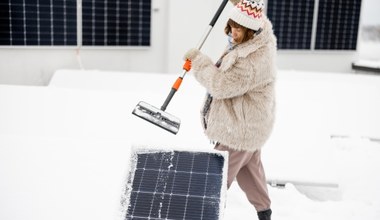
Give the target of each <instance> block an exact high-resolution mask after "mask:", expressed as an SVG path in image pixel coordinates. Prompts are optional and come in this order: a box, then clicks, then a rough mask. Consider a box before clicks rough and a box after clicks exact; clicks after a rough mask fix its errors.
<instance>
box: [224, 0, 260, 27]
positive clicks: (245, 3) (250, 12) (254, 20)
mask: <svg viewBox="0 0 380 220" xmlns="http://www.w3.org/2000/svg"><path fill="white" fill-rule="evenodd" d="M263 10H264V2H263V0H241V1H240V2H239V3H237V4H236V5H235V7H233V8H232V9H231V12H230V15H229V17H230V19H232V20H233V21H235V22H236V23H238V24H240V25H242V26H244V27H246V28H248V29H251V30H254V31H257V30H259V29H260V28H261V26H262V16H263V14H262V13H263Z"/></svg>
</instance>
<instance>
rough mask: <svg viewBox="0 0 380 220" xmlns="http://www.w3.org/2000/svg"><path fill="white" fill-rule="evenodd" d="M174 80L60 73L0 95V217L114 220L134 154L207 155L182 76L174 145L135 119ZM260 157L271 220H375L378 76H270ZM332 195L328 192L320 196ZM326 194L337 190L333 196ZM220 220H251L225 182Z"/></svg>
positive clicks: (188, 82)
mask: <svg viewBox="0 0 380 220" xmlns="http://www.w3.org/2000/svg"><path fill="white" fill-rule="evenodd" d="M176 78H177V76H175V75H171V74H156V73H123V72H106V71H96V70H94V71H91V70H87V71H80V70H60V71H58V72H57V73H56V74H55V75H54V77H53V79H52V80H51V83H50V85H49V86H47V87H33V86H11V85H0V106H1V107H0V180H1V181H0V207H1V208H0V219H11V220H18V219H20V220H21V219H31V220H44V219H46V220H47V219H49V220H50V219H58V220H59V219H65V220H66V219H94V220H96V219H102V220H103V219H120V213H121V210H120V209H121V205H120V200H121V198H122V192H123V190H124V187H125V185H124V184H125V181H126V178H127V173H128V171H129V167H130V162H131V161H130V158H131V149H132V148H134V147H149V148H157V149H162V148H169V149H179V150H180V149H183V150H188V149H191V150H195V151H197V150H200V151H207V150H211V149H212V145H211V144H210V143H209V141H208V140H207V138H206V137H205V136H204V135H203V133H202V129H201V125H200V121H199V110H200V106H201V103H202V101H203V97H204V90H203V88H202V87H201V86H200V85H199V84H198V83H197V82H196V81H195V79H194V78H193V77H192V75H191V73H190V74H189V75H187V76H186V77H185V79H184V82H183V83H182V88H180V90H179V91H178V92H177V94H176V95H175V96H174V98H173V100H172V101H171V103H170V104H169V106H168V109H167V110H166V112H168V113H170V114H172V115H175V116H176V117H178V118H180V119H181V127H180V130H179V132H178V134H177V135H173V134H171V133H169V132H167V131H165V130H163V129H161V128H159V127H157V126H154V125H152V124H150V123H148V122H146V121H144V120H142V119H140V118H138V117H136V116H134V115H132V114H131V113H132V110H133V109H134V108H135V106H136V104H137V103H138V102H139V101H145V102H147V103H149V104H151V105H153V106H155V107H158V108H159V107H160V105H161V104H162V103H163V101H164V99H165V98H166V95H167V94H168V93H169V91H170V88H171V85H172V83H173V82H174V81H175V79H176ZM277 100H278V105H277V121H276V124H275V128H274V131H273V134H272V136H271V138H270V140H269V141H268V142H267V144H266V146H265V148H264V149H263V153H262V156H263V162H264V166H265V169H266V174H267V178H268V180H269V181H270V182H272V183H276V182H277V183H278V182H281V183H287V184H286V185H285V187H284V188H276V187H271V186H269V193H270V197H271V199H272V209H273V219H282V220H287V219H289V220H290V219H291V220H295V219H296V220H297V219H308V220H314V219H315V220H317V219H318V220H319V219H326V220H329V219H331V220H332V219H334V220H336V219H342V220H343V219H344V220H353V219H374V220H375V219H380V208H379V207H380V189H379V187H378V186H379V185H380V177H379V175H377V170H378V169H379V167H380V162H379V160H378V157H379V156H380V141H379V140H380V114H379V112H380V77H378V76H375V75H359V74H336V73H312V72H297V71H279V75H278V83H277ZM326 186H331V187H326ZM335 186H336V187H335ZM224 215H225V218H224V219H226V220H229V219H256V217H255V216H256V212H255V210H254V209H253V207H252V206H251V205H250V204H249V203H248V201H247V200H246V198H245V195H244V193H242V192H241V190H240V189H239V187H238V185H237V184H236V183H234V184H233V185H232V187H231V188H230V190H229V191H228V192H227V205H226V209H225V213H224Z"/></svg>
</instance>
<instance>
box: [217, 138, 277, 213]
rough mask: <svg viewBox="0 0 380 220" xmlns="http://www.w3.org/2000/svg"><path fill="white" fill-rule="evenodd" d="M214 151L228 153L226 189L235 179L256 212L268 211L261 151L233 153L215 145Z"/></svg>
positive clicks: (222, 146)
mask: <svg viewBox="0 0 380 220" xmlns="http://www.w3.org/2000/svg"><path fill="white" fill-rule="evenodd" d="M215 149H216V150H220V151H228V153H229V162H228V182H227V187H228V188H230V186H231V184H232V182H233V181H234V179H235V178H236V181H237V182H238V184H239V186H240V188H241V189H242V190H243V191H244V192H245V194H246V196H247V198H248V200H249V202H250V203H251V204H252V205H253V206H254V207H255V209H256V211H257V212H260V211H264V210H268V209H270V205H271V201H270V199H269V195H268V188H267V183H266V178H265V172H264V168H263V165H262V163H261V151H260V150H257V151H255V152H247V151H235V150H232V149H229V148H227V147H226V146H224V145H221V144H217V145H216V146H215Z"/></svg>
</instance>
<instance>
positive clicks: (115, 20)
mask: <svg viewBox="0 0 380 220" xmlns="http://www.w3.org/2000/svg"><path fill="white" fill-rule="evenodd" d="M82 5H83V6H82V17H83V23H82V31H83V34H82V41H83V42H82V44H83V45H85V46H149V45H150V20H151V0H139V1H133V0H106V1H105V0H83V1H82Z"/></svg>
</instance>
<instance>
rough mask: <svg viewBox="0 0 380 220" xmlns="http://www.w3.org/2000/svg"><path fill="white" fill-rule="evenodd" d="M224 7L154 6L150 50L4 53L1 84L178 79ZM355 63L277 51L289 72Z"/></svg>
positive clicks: (181, 0) (169, 2)
mask: <svg viewBox="0 0 380 220" xmlns="http://www.w3.org/2000/svg"><path fill="white" fill-rule="evenodd" d="M363 1H365V0H363ZM220 3H221V1H220V0H207V1H205V0H191V1H186V0H166V1H162V0H152V5H153V6H152V30H151V31H152V32H151V36H152V39H151V46H150V47H148V48H142V49H141V48H81V49H80V50H79V56H78V48H75V47H74V48H23V47H22V48H20V47H18V48H4V47H3V48H0V83H1V84H24V85H46V84H48V82H49V80H50V78H51V76H52V75H53V74H54V72H55V71H56V70H57V69H80V68H84V69H97V70H106V71H123V72H160V73H173V74H176V73H180V72H182V65H183V60H182V58H183V55H184V53H185V52H186V51H187V50H188V49H190V48H193V47H196V46H197V45H198V43H199V40H200V39H201V38H202V36H203V34H204V32H205V30H206V28H207V26H208V24H209V22H210V21H211V19H212V17H213V15H214V13H215V12H216V10H217V8H218V7H219V5H220ZM231 7H232V5H231V4H230V3H229V4H228V5H227V7H226V9H225V10H224V12H223V13H222V15H221V17H220V19H219V21H218V22H217V24H216V25H215V27H214V29H213V30H212V32H211V34H210V36H209V37H208V39H207V40H206V42H205V44H204V46H203V48H202V51H203V52H204V53H206V54H207V55H209V56H210V58H212V59H213V60H215V61H216V60H217V59H218V58H219V56H220V54H221V53H222V50H223V49H224V47H225V45H226V43H227V39H226V37H225V35H224V34H223V29H224V25H225V23H226V21H227V15H228V10H229V9H230V8H231ZM359 46H360V45H359ZM357 58H358V54H357V53H356V52H342V51H340V52H331V51H330V52H329V51H327V52H321V51H318V52H313V51H306V52H302V51H279V53H278V59H277V62H278V68H279V69H285V70H307V71H333V72H350V71H351V62H352V61H355V60H356V59H357ZM79 61H81V62H79Z"/></svg>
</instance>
